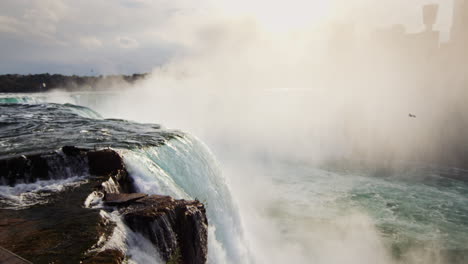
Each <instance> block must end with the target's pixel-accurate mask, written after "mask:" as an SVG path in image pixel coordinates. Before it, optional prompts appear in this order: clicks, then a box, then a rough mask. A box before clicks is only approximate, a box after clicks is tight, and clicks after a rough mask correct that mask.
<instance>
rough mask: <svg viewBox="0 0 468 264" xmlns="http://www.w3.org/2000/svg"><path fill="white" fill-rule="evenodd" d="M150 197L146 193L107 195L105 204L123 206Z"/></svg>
mask: <svg viewBox="0 0 468 264" xmlns="http://www.w3.org/2000/svg"><path fill="white" fill-rule="evenodd" d="M146 196H148V195H147V194H146V193H106V194H105V196H104V202H105V203H106V204H107V205H119V204H120V205H122V204H125V203H130V202H133V201H136V200H138V199H141V198H143V197H146Z"/></svg>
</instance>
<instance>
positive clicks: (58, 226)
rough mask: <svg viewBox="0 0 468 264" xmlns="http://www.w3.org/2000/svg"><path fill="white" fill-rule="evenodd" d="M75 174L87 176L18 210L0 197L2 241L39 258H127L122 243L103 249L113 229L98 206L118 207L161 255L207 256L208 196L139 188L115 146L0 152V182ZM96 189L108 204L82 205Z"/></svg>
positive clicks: (191, 259)
mask: <svg viewBox="0 0 468 264" xmlns="http://www.w3.org/2000/svg"><path fill="white" fill-rule="evenodd" d="M72 176H87V178H86V181H84V182H83V183H81V184H80V185H79V186H74V187H73V188H70V189H66V191H62V192H57V193H50V195H49V194H48V195H49V196H47V197H48V200H47V202H46V203H45V204H36V205H32V206H30V207H27V208H21V210H15V209H7V208H2V203H0V246H2V247H5V248H6V249H8V250H11V251H12V252H15V253H17V254H18V255H20V256H22V257H24V258H26V259H29V260H32V261H34V263H39V264H40V263H56V264H57V263H80V262H82V263H116V264H119V263H124V262H125V261H126V256H125V252H123V251H122V250H119V249H114V248H105V249H103V250H99V249H100V248H101V247H100V246H99V245H102V244H103V243H104V242H105V241H107V240H108V239H110V237H111V236H112V234H113V232H114V229H115V223H114V222H112V221H108V220H106V219H104V218H103V216H102V215H101V214H100V212H101V210H107V211H108V212H112V211H113V210H118V211H119V213H120V214H121V215H122V219H123V221H124V223H125V224H126V225H127V226H128V227H129V228H131V229H132V230H133V231H135V232H138V233H140V234H142V235H143V236H144V237H146V238H148V239H149V240H150V241H151V242H152V243H153V245H154V246H155V250H157V251H158V253H159V255H160V256H161V257H162V259H163V260H164V261H166V262H170V263H179V264H189V263H190V264H201V263H206V260H207V250H208V249H207V226H208V223H207V218H206V212H205V207H204V206H203V204H202V203H200V202H199V201H185V200H174V199H173V198H171V197H169V196H159V195H151V196H148V195H147V194H143V193H135V192H134V190H135V188H134V186H133V180H132V179H131V177H130V175H129V174H128V172H127V170H126V168H125V166H124V163H123V160H122V157H121V156H120V155H119V154H118V153H117V152H115V151H113V150H111V149H105V150H88V149H80V148H76V147H72V146H67V147H63V148H62V151H61V152H60V151H57V152H51V153H44V154H34V155H28V156H19V157H13V158H8V159H3V160H0V181H1V182H0V184H8V185H11V186H13V185H15V184H18V183H23V182H24V183H31V182H35V181H37V180H44V179H56V178H67V177H72ZM92 193H100V194H102V196H103V202H104V204H105V205H109V206H111V207H108V206H106V207H104V208H99V209H97V210H96V209H92V208H87V207H86V206H84V204H85V201H86V200H87V198H88V197H89V195H90V194H92ZM103 240H104V242H103ZM96 249H98V250H96Z"/></svg>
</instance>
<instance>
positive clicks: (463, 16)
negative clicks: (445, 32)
mask: <svg viewBox="0 0 468 264" xmlns="http://www.w3.org/2000/svg"><path fill="white" fill-rule="evenodd" d="M467 29H468V1H467V0H455V1H454V9H453V23H452V30H451V36H450V39H451V42H454V43H457V44H459V45H463V44H466V43H467V40H468V38H467V32H466V30H467Z"/></svg>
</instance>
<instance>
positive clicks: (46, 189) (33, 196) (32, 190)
mask: <svg viewBox="0 0 468 264" xmlns="http://www.w3.org/2000/svg"><path fill="white" fill-rule="evenodd" d="M86 182H87V180H86V179H85V178H84V177H78V176H75V177H71V178H67V179H61V180H45V181H37V182H34V183H20V184H17V185H15V186H6V185H0V200H1V202H2V203H4V204H6V205H7V207H6V208H7V209H22V208H27V207H30V206H33V205H36V204H45V203H48V201H49V200H48V197H50V196H51V195H52V194H53V193H57V192H62V191H64V190H65V189H67V188H74V187H78V186H80V185H81V184H83V183H86Z"/></svg>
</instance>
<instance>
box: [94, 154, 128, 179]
mask: <svg viewBox="0 0 468 264" xmlns="http://www.w3.org/2000/svg"><path fill="white" fill-rule="evenodd" d="M88 162H89V172H90V173H91V174H93V175H109V174H114V173H116V172H117V171H119V170H124V169H125V167H124V165H123V160H122V157H120V155H119V154H118V153H117V152H115V151H114V150H112V149H104V150H99V151H89V152H88Z"/></svg>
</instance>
